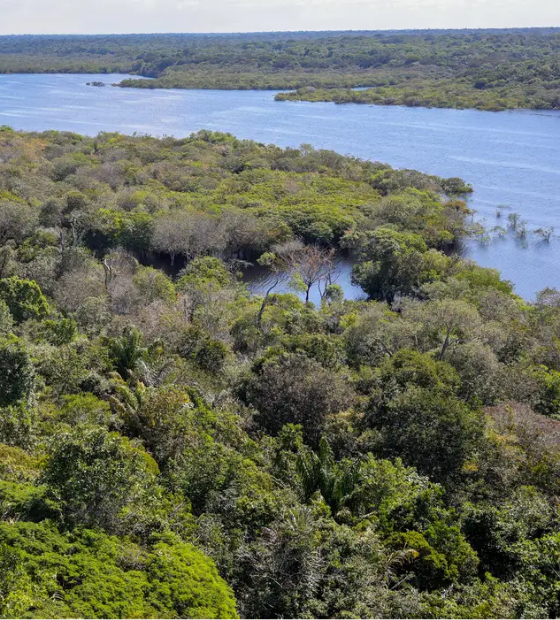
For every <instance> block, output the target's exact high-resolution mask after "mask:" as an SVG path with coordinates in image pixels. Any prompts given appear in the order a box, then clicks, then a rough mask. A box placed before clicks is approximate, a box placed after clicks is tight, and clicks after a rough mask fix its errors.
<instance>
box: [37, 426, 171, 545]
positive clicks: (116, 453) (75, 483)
mask: <svg viewBox="0 0 560 620" xmlns="http://www.w3.org/2000/svg"><path fill="white" fill-rule="evenodd" d="M158 473H159V472H158V467H157V465H156V463H155V461H154V460H153V459H152V458H151V457H150V456H149V455H148V454H147V453H146V452H145V451H144V450H143V449H141V448H140V447H138V446H136V445H135V444H133V443H131V442H130V441H129V440H128V439H127V438H126V437H122V436H121V435H119V434H118V433H111V432H109V431H107V430H106V429H104V428H101V427H95V426H88V425H81V426H77V427H75V428H74V429H73V430H71V431H66V432H62V433H60V434H59V435H58V436H57V437H56V439H55V440H54V441H53V442H52V446H51V448H50V450H49V455H48V459H47V461H46V463H45V469H44V473H43V476H42V482H43V484H45V485H46V486H47V489H48V494H49V496H50V497H51V498H52V500H53V501H55V502H57V503H58V504H59V506H60V509H61V511H62V514H63V519H64V521H65V522H66V523H68V524H69V525H72V526H75V525H78V524H80V525H83V526H85V527H102V528H104V529H105V530H107V531H109V532H113V533H118V532H122V533H129V532H134V531H143V528H145V527H147V526H148V525H149V524H150V523H157V517H156V508H157V503H158V501H160V498H161V490H160V488H159V486H158Z"/></svg>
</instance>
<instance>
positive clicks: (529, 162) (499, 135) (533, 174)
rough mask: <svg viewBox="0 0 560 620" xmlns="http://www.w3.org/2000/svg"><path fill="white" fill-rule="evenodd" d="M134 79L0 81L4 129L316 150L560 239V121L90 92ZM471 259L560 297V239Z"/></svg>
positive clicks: (219, 95) (203, 93) (208, 94)
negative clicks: (401, 174)
mask: <svg viewBox="0 0 560 620" xmlns="http://www.w3.org/2000/svg"><path fill="white" fill-rule="evenodd" d="M125 77H128V76H122V75H113V76H107V75H0V125H1V124H7V125H11V126H12V127H14V128H16V129H23V130H45V129H61V130H69V131H75V132H78V133H83V134H87V135H95V134H96V133H98V132H99V131H121V132H123V133H127V134H132V133H134V132H138V133H149V134H152V135H157V136H161V135H173V136H177V137H184V136H186V135H188V134H190V133H192V132H194V131H197V130H199V129H211V130H214V131H227V132H231V133H234V134H235V135H237V136H238V137H240V138H250V139H254V140H258V141H260V142H265V143H274V144H278V145H280V146H299V145H300V144H302V143H309V144H312V145H313V146H315V147H316V148H328V149H333V150H336V151H338V152H340V153H342V154H349V155H355V156H358V157H362V158H367V159H373V160H378V161H383V162H387V163H389V164H391V165H392V166H395V167H400V168H413V169H416V170H421V171H423V172H427V173H430V174H437V175H440V176H460V177H463V178H464V179H465V180H467V181H468V182H470V183H472V184H473V185H474V188H475V194H474V196H473V197H472V199H471V200H470V203H471V206H472V207H473V208H475V209H476V210H477V218H479V219H480V220H483V221H485V222H486V224H487V225H488V226H489V227H490V228H491V227H493V226H494V225H496V224H499V223H500V221H499V220H497V219H496V216H495V212H496V207H497V206H498V205H500V204H506V205H509V206H510V207H511V209H512V210H513V211H516V212H519V213H520V214H521V217H522V219H524V220H526V221H527V227H528V229H529V230H532V229H537V228H543V227H551V226H553V227H555V228H556V230H557V231H558V233H560V112H544V111H543V112H540V111H515V112H500V113H495V112H481V111H476V110H439V109H426V108H405V107H380V106H369V105H335V104H332V103H304V102H275V101H274V94H275V93H274V92H271V91H209V90H192V91H181V90H153V91H152V90H133V89H120V88H112V87H105V88H95V87H91V86H86V83H87V82H91V81H97V80H99V81H103V82H107V83H112V82H118V81H120V80H121V79H124V78H125ZM505 215H506V216H507V212H506V214H505ZM502 219H503V218H502ZM502 224H503V222H502ZM468 255H469V256H471V257H472V258H474V259H475V260H476V261H478V262H479V263H480V264H481V265H484V266H487V267H495V268H497V269H499V270H500V271H501V272H502V275H503V276H504V277H505V278H507V279H510V280H512V281H513V282H514V283H515V287H516V291H517V292H518V293H519V294H520V295H523V296H524V297H527V298H533V297H534V295H535V293H536V292H537V291H539V290H541V289H543V288H545V287H546V286H555V287H558V288H560V269H559V267H560V238H555V237H553V238H552V239H551V241H550V243H544V242H542V241H541V240H540V239H539V238H538V237H537V236H535V235H529V237H528V240H527V242H526V243H522V242H521V241H519V240H517V239H515V238H511V237H510V238H506V239H504V240H501V241H495V242H493V243H491V244H490V245H488V246H484V245H480V244H478V243H475V242H473V243H469V244H468ZM341 283H342V282H341ZM348 290H349V292H351V291H350V289H348Z"/></svg>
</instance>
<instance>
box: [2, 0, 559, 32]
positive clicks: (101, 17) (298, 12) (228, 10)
mask: <svg viewBox="0 0 560 620" xmlns="http://www.w3.org/2000/svg"><path fill="white" fill-rule="evenodd" d="M526 26H560V0H0V34H66V33H76V34H79V33H83V34H101V33H103V34H106V33H123V32H134V33H139V32H254V31H279V30H385V29H410V28H505V27H508V28H510V27H526Z"/></svg>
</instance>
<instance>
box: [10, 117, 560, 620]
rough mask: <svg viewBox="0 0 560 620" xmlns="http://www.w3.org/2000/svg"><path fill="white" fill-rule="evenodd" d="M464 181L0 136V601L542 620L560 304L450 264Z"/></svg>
mask: <svg viewBox="0 0 560 620" xmlns="http://www.w3.org/2000/svg"><path fill="white" fill-rule="evenodd" d="M471 181H474V182H476V179H471ZM475 189H476V183H475ZM469 191H471V187H470V186H469V185H467V184H465V182H463V181H462V180H461V179H441V178H438V177H433V176H428V175H424V174H421V173H418V172H414V171H409V170H394V169H392V168H390V167H389V166H386V165H383V164H379V163H375V162H367V161H361V160H358V159H354V158H348V157H343V156H340V155H337V154H336V153H333V152H331V151H322V150H315V149H313V148H312V147H310V146H307V145H303V146H302V147H301V148H300V149H281V148H279V147H276V146H271V145H264V144H259V143H255V142H251V141H242V140H237V139H236V138H234V137H233V136H231V135H227V134H217V133H210V132H200V133H198V134H195V135H193V136H191V137H189V138H185V139H173V138H163V139H156V138H152V137H147V136H145V137H127V136H123V135H120V134H109V133H105V134H100V135H98V136H97V137H94V138H90V137H83V136H80V135H77V134H73V133H66V132H55V131H49V132H44V133H19V132H15V131H13V130H12V129H10V128H8V127H3V128H1V129H0V507H1V515H2V517H1V522H0V565H1V566H2V570H1V571H0V615H1V616H2V617H22V618H45V617H51V618H67V617H88V618H90V617H91V618H95V617H98V618H108V617H116V618H130V617H134V618H152V617H158V618H166V617H168V618H174V617H180V618H183V617H185V618H186V617H195V618H201V617H205V618H215V617H236V616H238V615H239V616H241V617H255V618H282V617H308V618H309V617H316V618H330V617H341V618H345V617H346V618H349V617H360V618H370V617H379V618H407V617H410V618H418V617H420V618H494V617H502V618H520V617H524V618H542V617H550V618H554V617H558V615H559V614H560V594H559V592H560V577H559V575H560V532H559V503H558V496H559V493H560V482H559V481H560V478H559V473H560V457H559V451H560V344H559V343H560V293H559V292H557V291H554V290H546V291H544V292H543V293H541V294H540V295H539V297H538V299H537V301H536V302H535V303H529V302H527V301H525V300H523V299H521V298H519V297H518V296H516V295H515V294H514V292H513V291H512V287H511V285H510V284H509V283H508V282H505V281H503V280H501V279H500V277H499V274H498V273H497V272H496V271H494V270H490V269H484V268H481V267H479V266H477V265H476V264H474V263H472V262H470V261H467V260H464V259H462V258H460V257H459V256H458V254H457V253H456V252H455V251H454V250H455V249H456V248H457V247H458V245H459V244H460V240H461V238H462V237H463V236H464V235H465V234H468V231H469V227H470V225H471V224H470V222H471V215H470V212H469V209H468V207H467V204H466V203H465V201H464V197H465V194H466V193H467V192H469ZM340 254H346V255H349V256H351V257H352V258H353V260H354V261H355V267H354V271H353V279H354V281H355V282H356V283H357V284H359V285H360V286H361V287H362V288H363V290H364V292H365V293H366V294H367V296H368V300H367V301H350V300H346V299H344V295H343V291H342V289H341V287H340V286H338V285H337V283H336V260H335V258H336V256H337V255H340ZM248 263H253V264H259V265H261V266H265V267H266V268H267V269H269V270H270V272H271V274H273V275H274V276H275V278H274V277H273V278H272V285H271V286H270V288H269V289H268V291H266V292H265V293H263V294H262V295H251V294H249V292H248V290H247V288H246V286H245V285H244V284H243V281H242V279H241V278H240V277H239V272H240V271H241V270H243V269H245V268H247V265H248ZM281 280H288V281H289V282H290V286H291V287H292V289H293V291H294V292H293V293H289V294H279V293H278V292H277V291H276V286H275V285H277V284H279V283H280V281H281ZM311 286H319V289H320V291H321V297H322V301H321V303H320V304H316V305H314V304H312V303H309V302H306V301H305V297H306V295H307V294H308V293H309V290H310V287H311Z"/></svg>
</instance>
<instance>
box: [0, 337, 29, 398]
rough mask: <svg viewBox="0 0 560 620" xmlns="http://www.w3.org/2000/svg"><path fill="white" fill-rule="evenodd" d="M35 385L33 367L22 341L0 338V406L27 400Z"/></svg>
mask: <svg viewBox="0 0 560 620" xmlns="http://www.w3.org/2000/svg"><path fill="white" fill-rule="evenodd" d="M34 387H35V369H34V366H33V363H32V361H31V358H30V356H29V353H28V352H27V350H26V348H25V346H24V344H23V342H22V341H21V340H19V339H17V338H11V339H0V407H7V406H10V405H15V404H16V403H17V402H18V401H28V400H29V399H30V398H31V396H32V394H33V390H34Z"/></svg>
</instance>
